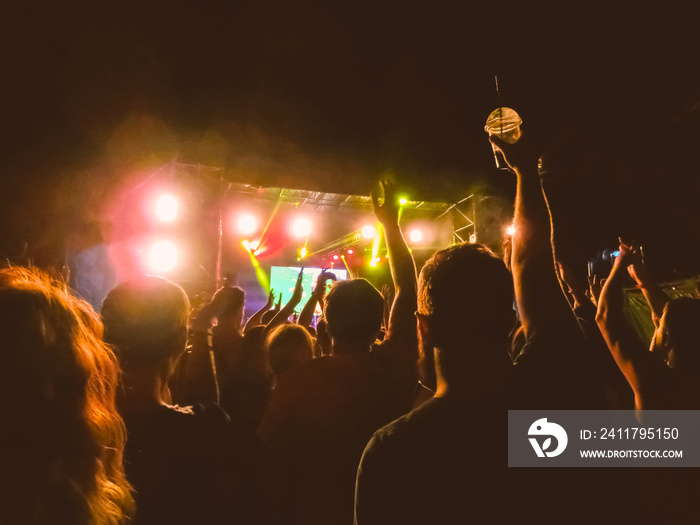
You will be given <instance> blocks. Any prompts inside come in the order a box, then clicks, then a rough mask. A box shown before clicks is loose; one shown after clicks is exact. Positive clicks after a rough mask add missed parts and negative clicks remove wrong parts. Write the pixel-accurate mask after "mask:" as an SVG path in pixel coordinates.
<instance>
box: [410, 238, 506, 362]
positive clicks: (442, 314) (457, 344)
mask: <svg viewBox="0 0 700 525" xmlns="http://www.w3.org/2000/svg"><path fill="white" fill-rule="evenodd" d="M418 312H419V313H420V314H422V315H424V316H426V317H427V318H428V319H429V320H430V324H431V327H432V334H431V335H432V339H433V343H434V345H435V346H437V347H439V348H441V349H448V350H449V349H455V350H461V349H462V348H463V347H464V346H465V342H466V341H469V340H477V341H482V342H483V341H501V340H502V341H506V338H507V337H508V334H509V332H510V330H511V329H512V327H513V324H514V311H513V279H512V276H511V274H510V272H509V271H508V269H507V268H506V265H505V264H504V263H503V261H502V260H500V259H499V258H498V257H497V256H496V254H494V253H493V252H492V251H491V250H489V249H488V248H486V247H485V246H483V245H481V244H466V243H463V244H457V245H454V246H450V247H449V248H446V249H444V250H441V251H439V252H437V253H435V254H434V255H433V256H432V257H431V258H430V259H429V260H428V261H427V262H426V263H425V266H423V269H422V270H421V273H420V278H419V282H418ZM473 357H477V356H473Z"/></svg>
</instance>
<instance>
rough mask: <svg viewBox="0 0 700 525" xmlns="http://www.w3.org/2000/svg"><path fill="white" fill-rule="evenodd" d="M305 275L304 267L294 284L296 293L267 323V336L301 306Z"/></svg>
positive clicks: (265, 332)
mask: <svg viewBox="0 0 700 525" xmlns="http://www.w3.org/2000/svg"><path fill="white" fill-rule="evenodd" d="M303 277H304V269H303V268H302V269H301V271H300V272H299V276H298V277H297V282H296V284H295V285H294V293H293V294H292V298H291V299H290V300H289V301H288V302H287V304H285V305H284V306H283V307H282V309H281V310H280V311H279V312H277V315H275V316H274V317H273V318H272V321H270V322H269V323H267V326H266V327H265V330H264V332H263V333H264V334H265V337H267V335H268V334H269V333H270V332H272V329H273V328H275V327H276V326H279V325H281V324H282V323H284V322H285V321H286V320H287V319H288V318H289V316H290V315H292V314H293V313H294V310H295V309H296V307H297V306H299V303H300V302H301V297H302V295H303V294H304V287H303V285H302V279H303Z"/></svg>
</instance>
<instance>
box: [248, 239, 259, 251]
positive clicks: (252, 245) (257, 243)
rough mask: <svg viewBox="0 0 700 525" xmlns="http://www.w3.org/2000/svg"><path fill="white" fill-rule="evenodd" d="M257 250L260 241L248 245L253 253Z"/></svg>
mask: <svg viewBox="0 0 700 525" xmlns="http://www.w3.org/2000/svg"><path fill="white" fill-rule="evenodd" d="M258 248H260V241H252V242H251V243H250V249H251V250H253V251H255V250H257V249H258Z"/></svg>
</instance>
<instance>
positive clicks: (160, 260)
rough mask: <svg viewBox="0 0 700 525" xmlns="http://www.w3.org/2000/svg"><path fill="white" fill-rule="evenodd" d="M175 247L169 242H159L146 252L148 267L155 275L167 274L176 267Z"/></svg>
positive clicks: (176, 250) (176, 254)
mask: <svg viewBox="0 0 700 525" xmlns="http://www.w3.org/2000/svg"><path fill="white" fill-rule="evenodd" d="M178 259H179V254H178V249H177V247H176V246H175V245H174V244H173V243H171V242H170V241H159V242H157V243H155V244H154V245H153V246H151V249H150V250H149V251H148V265H149V266H150V268H151V270H153V271H154V272H157V273H167V272H169V271H171V270H172V269H173V268H175V267H176V266H177V263H178Z"/></svg>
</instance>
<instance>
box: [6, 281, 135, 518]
mask: <svg viewBox="0 0 700 525" xmlns="http://www.w3.org/2000/svg"><path fill="white" fill-rule="evenodd" d="M101 336H102V324H101V323H100V321H99V317H98V316H97V314H96V313H95V312H94V311H93V309H92V308H91V307H90V305H88V304H87V303H86V302H84V301H82V300H79V299H76V298H75V297H73V296H72V295H71V294H70V293H69V292H68V291H67V290H66V288H65V285H63V284H60V283H55V282H52V281H51V280H50V278H49V277H48V276H47V275H45V274H43V273H41V272H40V271H38V270H30V269H25V268H8V269H4V270H0V370H1V371H2V372H1V373H0V398H1V399H4V400H5V401H6V403H5V407H4V409H3V431H2V432H1V433H0V464H1V465H2V468H0V522H1V523H54V522H55V523H59V522H60V523H76V524H87V523H120V522H122V519H123V517H124V515H125V514H128V513H129V512H130V511H131V508H132V506H133V500H132V497H131V493H130V487H129V484H128V483H127V481H126V479H125V477H124V470H123V466H122V452H123V449H124V442H125V430H124V424H123V422H122V420H121V418H120V417H119V415H118V413H117V411H116V408H115V401H114V398H115V392H116V386H117V382H118V374H119V368H118V365H117V361H116V359H115V357H114V354H113V353H112V352H111V350H110V349H109V348H108V347H107V346H106V345H105V344H104V343H103V342H102V340H101Z"/></svg>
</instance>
